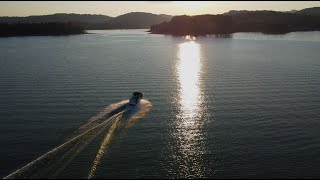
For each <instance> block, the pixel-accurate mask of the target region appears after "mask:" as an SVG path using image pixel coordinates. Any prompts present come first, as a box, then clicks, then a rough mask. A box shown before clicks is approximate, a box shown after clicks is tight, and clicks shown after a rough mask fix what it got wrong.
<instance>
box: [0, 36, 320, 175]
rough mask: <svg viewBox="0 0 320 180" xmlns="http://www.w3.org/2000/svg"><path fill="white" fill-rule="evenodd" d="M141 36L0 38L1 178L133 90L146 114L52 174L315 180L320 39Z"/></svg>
mask: <svg viewBox="0 0 320 180" xmlns="http://www.w3.org/2000/svg"><path fill="white" fill-rule="evenodd" d="M145 31H146V30H107V31H89V32H92V33H95V34H86V35H74V36H61V37H53V36H52V37H51V36H48V37H11V38H0V124H1V126H0V175H1V177H5V176H7V175H8V174H10V173H12V172H14V171H16V170H18V169H19V168H22V167H23V166H25V165H26V164H28V163H29V162H31V161H33V160H35V159H37V158H38V157H40V156H42V155H43V154H46V153H47V152H48V151H50V150H51V149H53V148H54V147H57V146H59V145H60V144H62V143H64V142H67V141H68V140H66V138H67V137H68V136H69V135H70V134H72V133H73V132H74V131H75V130H77V129H79V127H80V126H81V125H83V124H86V123H87V122H88V120H89V119H90V118H91V119H92V117H95V116H96V115H97V113H98V114H99V112H100V113H103V109H104V108H106V107H107V108H111V106H110V104H113V105H119V104H121V103H122V102H123V100H127V99H129V98H130V96H131V93H132V92H133V91H135V90H139V91H142V92H144V98H145V99H146V100H145V101H143V102H144V103H148V104H149V105H151V106H152V107H151V108H149V109H148V111H145V112H143V113H140V115H139V116H137V117H136V118H135V121H133V122H134V123H131V126H130V127H128V128H124V129H120V130H117V131H115V132H114V133H113V136H111V138H109V137H107V135H106V133H108V132H110V129H108V128H106V129H103V130H102V131H101V133H100V134H99V135H97V136H96V137H95V138H94V139H93V140H92V141H85V140H83V141H82V143H80V144H81V146H82V147H83V148H77V150H79V152H77V153H71V154H74V155H75V157H74V158H73V159H71V160H70V162H69V161H68V158H69V156H71V155H70V154H69V155H66V156H64V161H63V162H64V163H62V164H64V165H61V164H60V165H59V168H60V169H59V171H58V170H56V169H51V170H50V171H48V172H50V173H46V176H47V177H57V178H60V177H68V178H88V177H92V178H206V177H209V178H319V177H320V166H319V165H320V158H319V157H320V113H319V112H320V32H319V31H315V32H294V33H289V34H286V35H263V34H260V33H236V34H233V36H232V37H230V38H214V37H199V38H196V39H193V40H192V38H191V40H190V38H181V37H172V36H165V35H155V34H148V33H146V32H145ZM112 107H113V106H112ZM110 126H111V125H110ZM110 128H111V127H110ZM95 132H98V131H95ZM97 134H98V133H97ZM105 135H106V136H105ZM108 138H109V139H108ZM83 142H88V143H87V144H86V143H83ZM102 142H103V143H102ZM99 149H100V150H99ZM80 150H81V151H80ZM62 154H63V153H62ZM50 158H51V160H53V161H56V160H55V159H54V158H61V154H60V155H59V156H57V157H50ZM66 159H67V160H66ZM65 160H66V161H65ZM60 163H61V162H60ZM93 167H94V168H93ZM34 171H35V172H36V173H39V172H37V171H38V170H37V169H35V170H34ZM36 173H35V174H36ZM40 174H41V172H40ZM29 175H31V176H32V177H38V176H37V175H34V172H29Z"/></svg>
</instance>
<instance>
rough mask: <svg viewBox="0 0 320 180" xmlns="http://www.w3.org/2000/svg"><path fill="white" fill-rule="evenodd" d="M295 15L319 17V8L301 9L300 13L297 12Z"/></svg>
mask: <svg viewBox="0 0 320 180" xmlns="http://www.w3.org/2000/svg"><path fill="white" fill-rule="evenodd" d="M297 13H299V14H307V15H315V16H320V7H312V8H306V9H302V10H300V11H297Z"/></svg>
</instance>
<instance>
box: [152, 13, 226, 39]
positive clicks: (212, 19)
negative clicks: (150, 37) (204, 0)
mask: <svg viewBox="0 0 320 180" xmlns="http://www.w3.org/2000/svg"><path fill="white" fill-rule="evenodd" d="M150 32H152V33H160V34H172V35H194V36H197V35H206V34H230V33H232V18H231V16H226V15H198V16H186V15H183V16H174V17H173V18H172V19H171V21H169V22H164V23H161V24H158V25H153V26H151V28H150Z"/></svg>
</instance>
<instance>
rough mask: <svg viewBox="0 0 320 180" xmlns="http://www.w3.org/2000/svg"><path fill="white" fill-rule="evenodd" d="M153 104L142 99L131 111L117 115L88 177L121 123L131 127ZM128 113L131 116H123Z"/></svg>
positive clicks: (94, 169) (93, 172)
mask: <svg viewBox="0 0 320 180" xmlns="http://www.w3.org/2000/svg"><path fill="white" fill-rule="evenodd" d="M151 107H152V105H151V103H150V102H149V101H148V100H140V102H139V104H137V105H136V106H135V107H134V108H132V109H130V110H129V111H127V110H128V109H126V110H125V111H124V112H123V114H121V115H120V116H118V117H117V119H116V120H115V122H114V123H113V125H112V126H111V128H110V129H109V131H108V132H107V133H106V135H105V137H104V140H103V141H102V143H101V145H100V148H99V150H98V152H97V154H96V157H95V159H94V161H93V164H92V167H91V168H90V172H89V175H88V179H91V178H92V177H93V176H94V174H95V172H96V169H97V166H98V164H99V163H100V161H101V159H102V158H103V156H104V154H105V151H106V148H107V146H108V145H109V143H110V141H111V138H112V137H113V135H114V133H115V130H116V129H117V128H119V129H121V126H120V127H119V125H121V123H123V124H124V126H122V127H124V129H123V130H126V129H128V128H129V127H131V126H132V125H133V124H134V123H135V122H137V121H138V120H139V119H141V118H142V117H143V116H144V115H145V114H146V113H147V112H149V111H150V109H151ZM126 113H128V115H129V116H127V117H123V115H125V114H126Z"/></svg>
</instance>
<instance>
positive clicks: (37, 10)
mask: <svg viewBox="0 0 320 180" xmlns="http://www.w3.org/2000/svg"><path fill="white" fill-rule="evenodd" d="M308 7H320V1H211V2H210V1H202V2H201V1H1V2H0V16H30V15H45V14H53V13H77V14H103V15H108V16H112V17H115V16H118V15H121V14H125V13H128V12H150V13H154V14H169V15H182V14H186V15H197V14H220V13H224V12H228V11H229V10H275V11H289V10H292V9H296V10H300V9H304V8H308Z"/></svg>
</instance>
